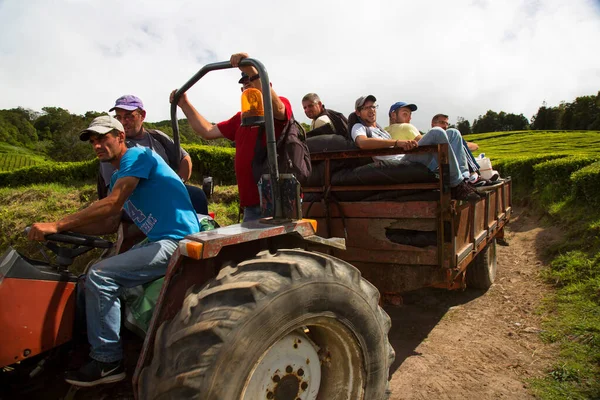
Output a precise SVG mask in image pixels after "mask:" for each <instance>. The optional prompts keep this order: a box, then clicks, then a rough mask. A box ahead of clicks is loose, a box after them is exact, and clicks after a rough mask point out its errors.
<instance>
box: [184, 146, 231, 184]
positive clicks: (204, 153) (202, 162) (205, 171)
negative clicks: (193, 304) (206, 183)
mask: <svg viewBox="0 0 600 400" xmlns="http://www.w3.org/2000/svg"><path fill="white" fill-rule="evenodd" d="M185 149H186V150H187V152H188V153H189V154H190V157H191V158H192V163H193V165H194V166H193V168H194V170H193V179H194V180H195V181H199V182H201V179H202V177H203V176H212V177H213V179H214V180H215V183H218V184H223V185H234V184H235V183H236V179H235V169H234V162H233V160H234V156H235V149H233V148H229V147H215V146H202V145H187V146H185Z"/></svg>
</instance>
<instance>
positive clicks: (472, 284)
mask: <svg viewBox="0 0 600 400" xmlns="http://www.w3.org/2000/svg"><path fill="white" fill-rule="evenodd" d="M497 270H498V266H497V264H496V238H494V239H493V240H492V241H491V242H490V243H489V244H488V245H487V246H486V247H485V248H484V249H483V250H482V251H481V252H480V253H479V254H477V256H476V257H475V259H474V260H473V261H472V262H471V265H469V266H468V267H467V276H466V280H467V287H469V288H473V289H485V290H487V289H489V288H490V286H492V284H493V283H494V281H495V280H496V271H497Z"/></svg>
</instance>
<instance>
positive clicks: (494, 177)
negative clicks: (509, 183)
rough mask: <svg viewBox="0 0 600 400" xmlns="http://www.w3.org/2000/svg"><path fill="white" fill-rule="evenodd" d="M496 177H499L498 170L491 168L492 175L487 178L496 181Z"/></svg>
mask: <svg viewBox="0 0 600 400" xmlns="http://www.w3.org/2000/svg"><path fill="white" fill-rule="evenodd" d="M498 178H500V174H498V171H496V170H494V169H493V170H492V176H491V177H490V179H489V180H490V181H491V182H495V181H497V180H498Z"/></svg>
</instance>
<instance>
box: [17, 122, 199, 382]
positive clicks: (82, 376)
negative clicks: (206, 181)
mask: <svg viewBox="0 0 600 400" xmlns="http://www.w3.org/2000/svg"><path fill="white" fill-rule="evenodd" d="M79 138H80V139H81V140H83V141H89V143H90V144H91V145H92V147H93V149H94V151H95V153H96V156H97V157H98V159H99V160H100V162H103V163H110V164H111V165H112V166H113V167H114V168H116V169H117V172H115V173H114V174H113V175H112V178H111V182H110V193H109V194H108V196H106V197H105V198H103V199H100V200H98V201H96V202H94V203H92V204H91V205H90V206H89V207H87V208H85V209H83V210H81V211H78V212H76V213H74V214H71V215H67V216H66V217H64V218H62V219H61V220H59V221H57V222H43V223H36V224H33V225H32V227H31V230H30V232H29V239H31V240H44V237H45V235H48V234H52V233H57V232H63V231H74V232H79V233H85V234H91V235H102V234H106V233H112V232H116V230H117V229H118V226H119V222H120V221H121V212H122V210H124V211H125V212H126V213H127V214H128V215H129V216H130V217H131V219H132V220H133V221H134V222H135V224H136V225H137V226H138V227H139V228H140V230H141V231H142V232H144V234H146V236H147V240H145V241H143V242H141V243H139V244H137V245H135V246H133V247H132V248H131V249H130V250H128V251H126V252H124V253H121V254H118V255H115V256H113V257H108V258H104V259H102V260H101V261H99V262H97V263H96V264H94V265H93V266H92V267H90V269H89V270H88V272H87V275H86V277H85V284H84V286H83V290H84V294H85V314H86V324H87V335H88V341H89V342H90V347H91V351H90V360H89V361H88V362H87V363H86V364H84V365H83V366H82V367H81V368H80V369H78V370H74V371H70V372H68V373H67V376H66V378H65V380H66V381H67V382H68V383H70V384H72V385H75V386H82V387H90V386H95V385H99V384H104V383H111V382H117V381H120V380H123V379H125V377H126V374H125V370H124V368H123V349H122V345H121V336H120V329H121V302H120V299H119V296H120V295H121V294H122V292H123V290H124V289H126V288H131V287H135V286H139V285H143V284H145V283H148V282H151V281H154V280H155V279H158V278H160V277H162V276H164V275H165V273H166V270H167V266H168V265H169V260H170V258H171V255H172V254H173V253H174V252H175V250H176V249H177V246H178V243H179V240H181V239H183V238H184V237H185V236H186V235H190V234H192V233H195V232H198V231H200V226H199V223H198V217H197V215H196V212H195V211H194V208H193V206H192V202H191V200H190V196H189V195H188V191H187V189H186V188H185V186H184V184H183V182H182V181H181V179H180V178H179V176H178V175H177V174H176V173H175V171H173V170H172V169H171V168H170V167H169V166H168V165H167V163H166V162H165V161H164V160H163V159H162V157H160V156H159V155H158V154H157V153H156V152H154V151H152V150H151V149H149V148H146V147H133V148H130V149H128V148H127V145H126V143H125V132H124V128H123V125H121V123H120V122H119V121H117V120H116V119H115V118H113V117H111V116H108V115H105V116H101V117H98V118H96V119H94V120H93V121H92V123H91V124H90V126H89V127H88V128H87V129H85V130H84V131H82V132H81V134H80V136H79ZM79 289H80V288H79Z"/></svg>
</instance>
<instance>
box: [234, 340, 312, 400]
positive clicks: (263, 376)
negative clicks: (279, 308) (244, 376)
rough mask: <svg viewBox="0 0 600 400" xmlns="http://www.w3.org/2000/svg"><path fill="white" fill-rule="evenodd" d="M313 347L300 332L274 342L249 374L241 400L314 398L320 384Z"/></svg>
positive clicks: (301, 399)
mask: <svg viewBox="0 0 600 400" xmlns="http://www.w3.org/2000/svg"><path fill="white" fill-rule="evenodd" d="M317 350H318V349H317V348H316V346H315V345H314V344H313V343H312V342H311V340H310V339H309V338H308V337H307V336H306V335H304V334H303V333H301V332H299V331H295V332H292V333H290V334H288V335H287V336H285V337H284V338H283V339H281V340H279V341H278V342H276V343H275V344H274V345H273V346H271V348H269V350H267V351H266V352H265V353H264V354H263V357H262V358H261V359H260V360H259V362H258V363H257V364H256V366H255V367H254V369H253V371H252V372H251V373H250V375H249V377H248V380H247V383H246V388H245V390H244V395H243V397H242V398H243V399H244V400H250V399H257V398H258V399H267V400H315V399H316V398H317V394H318V393H319V386H320V383H321V364H320V362H319V355H318V354H317Z"/></svg>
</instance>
